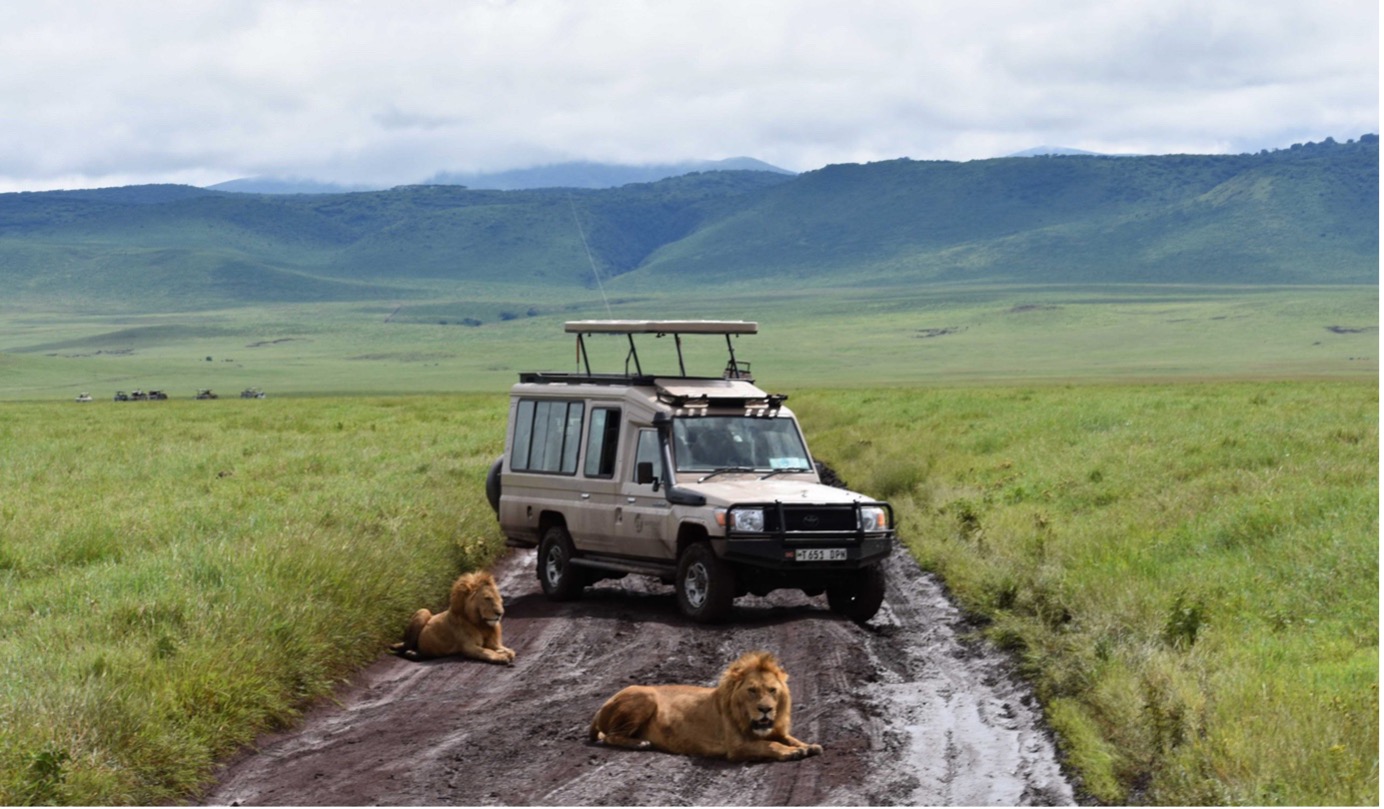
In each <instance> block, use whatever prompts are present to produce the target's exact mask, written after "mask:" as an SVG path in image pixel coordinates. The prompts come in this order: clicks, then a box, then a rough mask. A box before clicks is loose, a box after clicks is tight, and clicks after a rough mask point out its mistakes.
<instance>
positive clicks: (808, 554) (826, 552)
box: [793, 548, 846, 562]
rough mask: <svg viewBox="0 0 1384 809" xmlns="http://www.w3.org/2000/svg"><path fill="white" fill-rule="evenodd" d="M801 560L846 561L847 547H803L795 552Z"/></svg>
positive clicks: (795, 555)
mask: <svg viewBox="0 0 1384 809" xmlns="http://www.w3.org/2000/svg"><path fill="white" fill-rule="evenodd" d="M793 558H794V559H795V560H797V561H799V562H844V561H846V549H845V548H802V549H800V550H798V551H797V552H796V553H794V554H793Z"/></svg>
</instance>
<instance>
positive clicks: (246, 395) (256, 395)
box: [240, 388, 264, 399]
mask: <svg viewBox="0 0 1384 809" xmlns="http://www.w3.org/2000/svg"><path fill="white" fill-rule="evenodd" d="M240 398H242V399H263V398H264V391H262V390H260V389H259V388H246V389H245V390H243V391H241V392H240Z"/></svg>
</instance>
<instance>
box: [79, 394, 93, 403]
mask: <svg viewBox="0 0 1384 809" xmlns="http://www.w3.org/2000/svg"><path fill="white" fill-rule="evenodd" d="M77 401H79V402H89V401H91V394H90V393H79V394H77Z"/></svg>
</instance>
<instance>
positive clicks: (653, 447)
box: [629, 430, 663, 480]
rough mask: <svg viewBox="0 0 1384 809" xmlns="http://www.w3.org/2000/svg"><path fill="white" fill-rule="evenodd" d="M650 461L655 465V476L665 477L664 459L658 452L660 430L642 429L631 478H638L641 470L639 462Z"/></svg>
mask: <svg viewBox="0 0 1384 809" xmlns="http://www.w3.org/2000/svg"><path fill="white" fill-rule="evenodd" d="M645 461H648V462H650V463H652V464H653V465H654V477H657V478H661V477H663V461H662V460H661V459H660V458H659V453H658V431H656V430H640V431H639V443H638V445H637V446H636V449H635V453H634V468H633V469H631V470H630V475H629V478H630V480H636V477H635V475H636V474H637V472H638V470H639V464H641V463H644V462H645Z"/></svg>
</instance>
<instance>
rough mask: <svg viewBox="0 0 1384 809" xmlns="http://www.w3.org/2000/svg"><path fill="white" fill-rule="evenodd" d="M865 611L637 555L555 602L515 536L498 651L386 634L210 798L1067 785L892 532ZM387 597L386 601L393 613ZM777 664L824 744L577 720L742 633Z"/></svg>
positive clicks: (1066, 794) (362, 799)
mask: <svg viewBox="0 0 1384 809" xmlns="http://www.w3.org/2000/svg"><path fill="white" fill-rule="evenodd" d="M887 571H888V579H889V595H888V598H887V599H886V601H885V605H884V608H883V609H882V610H881V611H880V613H879V615H877V616H876V617H875V619H874V620H873V621H871V622H870V623H869V624H868V625H867V626H865V627H862V626H858V625H856V624H854V623H851V622H849V621H846V620H843V619H840V618H837V617H836V616H835V615H833V614H832V613H831V612H829V611H828V610H827V609H826V604H825V598H823V597H818V598H815V599H809V598H807V597H806V596H804V595H803V594H802V593H800V592H798V591H779V592H775V593H772V594H771V595H770V596H769V597H767V598H754V597H746V598H741V599H739V600H737V602H736V610H735V614H734V617H733V619H732V620H731V621H730V622H729V623H726V624H724V625H718V626H702V625H697V624H693V623H690V622H689V621H687V620H685V619H684V618H682V616H681V615H680V614H679V613H678V611H677V606H676V604H675V602H674V598H673V591H672V588H671V587H667V586H663V585H660V584H659V583H658V582H657V581H654V580H652V579H646V578H644V577H639V576H629V577H627V578H625V579H622V580H618V581H606V582H602V583H601V584H600V585H598V586H596V587H593V588H590V589H588V590H587V591H586V595H585V597H584V598H583V599H582V600H580V601H576V602H569V603H561V604H558V603H552V602H549V601H547V600H546V599H545V598H544V596H543V594H542V591H541V590H540V589H539V586H538V581H537V579H536V578H535V576H534V552H533V551H512V552H510V553H509V554H508V555H507V556H506V557H505V558H504V559H502V560H501V562H500V563H499V564H498V565H497V566H496V568H495V573H496V576H497V578H498V579H499V580H500V584H501V589H502V591H503V592H504V594H505V600H506V610H507V611H506V615H505V621H504V629H505V642H506V644H507V645H509V646H511V647H513V648H514V649H515V650H516V652H518V657H517V658H516V660H515V665H514V666H513V667H510V668H506V667H502V666H496V665H493V664H486V663H479V662H475V661H470V660H460V659H450V660H442V661H431V662H427V663H410V662H407V661H404V660H401V659H398V658H395V657H392V656H389V655H387V654H386V655H383V656H382V657H381V658H380V659H379V660H378V661H376V662H375V663H374V664H373V665H371V666H370V667H368V668H367V669H365V670H364V671H363V672H361V673H360V674H359V675H358V677H357V678H356V679H355V680H354V681H353V683H352V685H351V686H350V687H349V688H347V689H345V690H344V691H343V692H342V693H341V694H340V695H339V698H338V700H337V701H336V703H334V704H331V705H324V706H322V707H320V708H317V709H315V710H313V711H311V712H309V713H308V714H307V715H306V716H305V717H304V718H303V720H302V721H301V722H299V723H298V725H297V726H296V727H295V728H293V729H292V730H290V731H285V732H283V733H279V734H274V735H271V736H267V737H265V738H262V739H260V740H259V742H258V743H257V745H256V749H255V750H254V751H248V752H247V753H245V754H243V755H242V756H240V757H239V758H237V759H236V760H234V761H233V762H231V763H229V764H228V765H227V766H226V767H225V768H224V769H223V770H222V771H221V772H220V774H219V780H218V783H217V785H216V786H215V787H214V788H213V789H212V791H211V792H210V793H209V794H208V795H207V796H206V799H205V802H206V803H208V804H213V805H295V806H310V805H333V806H361V805H371V804H386V805H430V806H438V805H449V804H463V805H473V806H480V805H523V806H593V805H659V806H662V805H730V806H741V805H756V806H775V805H790V806H809V805H874V806H905V805H912V806H919V805H972V806H977V805H1055V804H1073V803H1075V802H1076V798H1075V796H1074V791H1073V788H1072V786H1071V784H1070V783H1069V782H1068V780H1067V779H1066V777H1065V776H1064V775H1063V773H1062V772H1061V769H1060V767H1059V765H1058V762H1057V756H1056V753H1055V752H1054V748H1053V745H1052V743H1051V740H1050V738H1049V735H1048V733H1047V732H1046V731H1045V730H1044V728H1043V724H1042V720H1041V716H1040V715H1039V712H1038V707H1037V704H1036V702H1034V700H1033V699H1032V697H1031V696H1030V694H1029V692H1028V690H1027V689H1026V688H1025V687H1024V686H1023V685H1022V684H1020V683H1018V682H1017V680H1016V679H1015V678H1014V677H1013V676H1012V674H1011V672H1010V666H1009V664H1008V661H1007V660H1006V659H1005V658H1004V657H1003V656H1002V655H1000V654H999V653H997V652H994V651H993V650H989V649H987V648H986V647H984V646H981V645H978V644H975V643H971V642H968V641H965V640H964V639H962V638H961V637H960V636H961V634H962V633H964V632H965V627H964V623H963V621H962V618H961V616H960V615H959V614H958V613H957V611H956V609H955V608H954V607H953V606H952V605H951V603H950V602H949V601H948V600H947V598H946V596H945V594H944V593H943V591H942V588H941V587H940V586H939V585H938V583H937V582H936V581H935V580H934V579H933V578H932V577H930V576H928V575H925V574H923V573H922V572H920V571H919V570H918V568H917V566H916V565H915V564H914V563H913V562H912V561H911V559H910V557H909V556H908V555H907V554H906V553H905V552H903V551H902V550H900V551H897V552H896V553H895V554H894V555H893V557H892V558H891V559H890V560H889V562H888V564H887ZM403 621H404V616H401V617H400V625H401V627H402V624H403ZM752 649H768V650H771V651H773V652H775V653H776V654H777V655H778V656H779V658H780V660H781V661H782V663H783V665H784V668H785V669H787V671H788V672H789V675H790V681H789V685H790V686H791V687H792V690H793V732H794V735H795V736H797V737H798V738H800V739H803V740H805V741H808V742H816V743H819V744H821V745H822V746H823V747H824V748H825V752H824V753H823V754H822V755H821V756H817V757H814V758H809V759H805V760H803V761H798V762H791V763H772V764H732V763H729V762H725V761H717V760H707V759H693V758H687V757H682V756H673V755H668V754H664V753H659V752H640V751H630V750H619V749H612V748H607V747H604V746H601V745H597V744H592V743H589V742H588V741H587V738H586V732H587V726H588V724H589V723H590V721H591V717H592V715H594V714H595V712H596V709H597V708H599V707H600V705H601V703H602V702H604V701H605V699H606V698H607V697H608V696H610V695H611V694H613V693H615V692H616V691H617V690H619V689H620V688H622V687H623V686H625V685H629V684H631V683H649V684H653V683H675V682H682V683H695V684H703V685H714V684H715V681H716V678H717V677H718V676H719V674H720V672H721V670H722V669H723V668H724V667H725V664H726V663H728V662H729V661H730V660H731V659H733V658H734V657H736V656H737V655H739V654H740V653H741V652H744V651H749V650H752Z"/></svg>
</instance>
